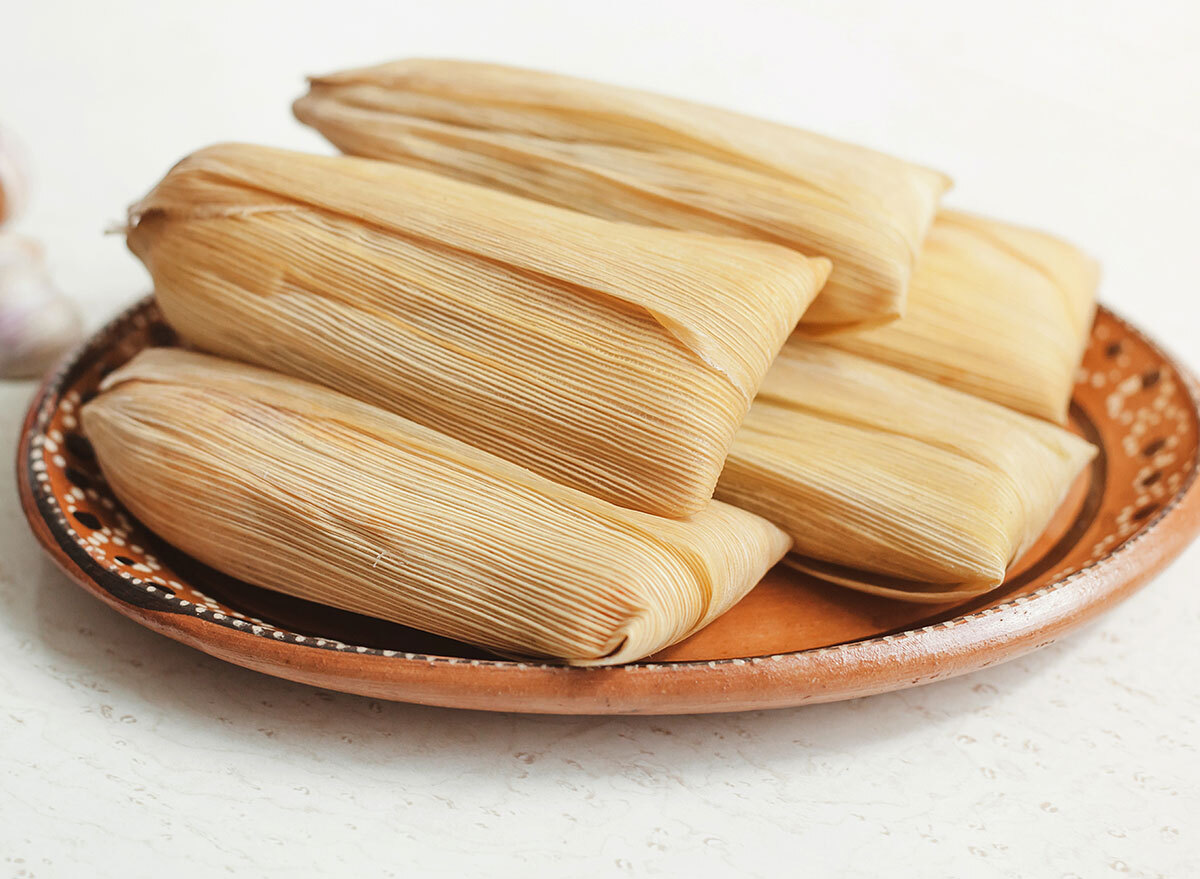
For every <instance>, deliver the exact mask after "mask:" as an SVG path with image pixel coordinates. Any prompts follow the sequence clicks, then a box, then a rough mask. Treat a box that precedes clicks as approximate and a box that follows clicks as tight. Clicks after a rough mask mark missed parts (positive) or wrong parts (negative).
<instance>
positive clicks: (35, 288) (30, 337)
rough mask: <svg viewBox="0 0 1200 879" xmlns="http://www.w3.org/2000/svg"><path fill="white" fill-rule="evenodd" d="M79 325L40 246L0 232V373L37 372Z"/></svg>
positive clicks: (64, 346)
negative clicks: (49, 272) (50, 270)
mask: <svg viewBox="0 0 1200 879" xmlns="http://www.w3.org/2000/svg"><path fill="white" fill-rule="evenodd" d="M80 331H81V322H80V319H79V312H78V310H77V309H76V307H75V305H74V303H72V302H71V300H69V299H67V298H66V297H65V296H63V294H62V293H61V292H59V290H58V289H57V288H56V287H55V286H54V284H53V283H52V282H51V280H50V276H49V275H48V274H47V272H46V268H45V263H44V260H43V258H42V249H41V247H40V246H39V245H38V244H37V243H36V242H34V241H32V240H31V239H28V238H24V237H20V236H17V235H3V234H0V379H19V378H36V377H38V376H40V375H42V374H43V373H44V372H45V371H46V370H48V369H49V368H50V367H51V366H52V365H53V364H54V363H55V361H57V360H58V358H59V357H61V356H62V354H63V352H64V351H66V350H67V349H68V348H70V347H71V346H72V345H74V344H75V343H76V342H77V341H78V340H79V337H80Z"/></svg>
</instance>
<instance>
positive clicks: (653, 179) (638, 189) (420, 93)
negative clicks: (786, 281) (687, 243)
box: [294, 59, 950, 332]
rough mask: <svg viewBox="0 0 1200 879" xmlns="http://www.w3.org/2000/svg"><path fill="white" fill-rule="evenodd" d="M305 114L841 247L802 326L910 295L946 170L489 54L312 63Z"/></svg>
mask: <svg viewBox="0 0 1200 879" xmlns="http://www.w3.org/2000/svg"><path fill="white" fill-rule="evenodd" d="M310 83H311V85H310V91H309V94H308V95H306V96H305V97H302V98H301V99H300V100H298V101H297V102H296V104H295V107H294V109H295V113H296V116H297V118H299V119H300V120H301V121H302V122H305V123H306V124H309V125H311V126H313V127H314V128H316V129H317V130H318V131H320V132H321V133H322V134H324V135H325V136H326V137H327V138H328V139H329V140H330V141H331V142H332V143H333V144H334V145H335V146H337V147H338V148H339V149H341V150H343V151H344V152H347V153H350V154H354V155H362V156H368V157H371V158H377V159H385V160H388V161H393V162H400V163H404V164H408V165H412V166H414V167H420V168H424V169H426V170H431V171H437V172H439V173H442V174H446V175H449V176H452V177H456V178H458V179H461V180H466V181H469V182H472V183H478V184H482V185H486V186H490V187H495V188H499V189H502V190H505V191H508V192H512V193H516V194H519V195H524V196H527V197H530V198H536V199H539V200H541V201H545V202H548V203H550V204H556V205H560V206H563V207H569V208H572V209H575V210H580V211H587V212H589V213H591V214H594V215H596V216H600V217H605V218H607V219H612V220H622V221H629V222H634V223H645V224H650V225H660V226H666V227H669V228H676V229H690V230H697V231H703V232H708V233H714V234H725V235H734V236H739V237H748V238H758V239H761V240H765V241H770V242H773V243H777V244H783V245H785V246H788V247H792V248H795V249H797V250H799V251H800V252H802V253H805V254H808V255H812V256H825V257H829V258H830V259H831V260H832V261H833V273H832V275H831V276H830V280H829V283H828V284H827V285H826V286H825V288H824V291H823V292H822V294H821V295H820V296H819V297H818V298H817V301H816V302H815V303H814V304H813V306H812V308H810V309H809V310H808V311H807V312H806V313H805V315H804V318H803V321H802V328H803V329H805V330H806V331H809V332H833V331H840V330H846V329H855V328H861V327H864V326H872V325H876V324H880V323H885V322H887V321H889V320H893V319H895V318H896V317H898V316H899V315H900V314H901V313H902V311H903V308H904V298H905V292H906V289H907V286H908V282H909V278H910V275H911V272H912V265H913V260H914V258H915V254H916V253H917V251H918V250H919V249H920V246H921V242H922V241H923V239H924V237H925V234H926V232H927V231H928V227H929V224H930V222H931V221H932V218H933V214H934V211H935V209H936V206H937V202H938V200H939V199H940V197H941V195H942V193H943V192H944V191H945V190H946V189H947V188H948V187H949V185H950V184H949V180H948V178H946V177H945V176H944V175H942V174H939V173H937V172H934V171H930V170H928V169H925V168H921V167H919V166H916V165H912V164H909V163H907V162H904V161H902V160H899V159H896V158H893V157H891V156H887V155H883V154H880V153H877V152H874V151H872V150H868V149H865V148H863V147H858V146H854V145H851V144H846V143H841V142H838V141H835V140H833V139H830V138H826V137H822V136H820V135H816V134H813V133H811V132H807V131H802V130H799V129H795V128H791V127H789V126H786V125H780V124H777V123H773V122H768V121H765V120H761V119H755V118H753V117H748V116H743V115H741V114H737V113H733V112H730V111H726V110H721V109H717V108H714V107H707V106H703V105H699V104H693V103H690V102H687V101H682V100H677V99H674V98H668V97H664V96H661V95H654V94H649V93H646V92H641V91H636V90H633V89H626V88H619V87H616V86H609V85H604V84H601V83H595V82H589V81H587V80H580V79H575V78H572V77H566V76H558V75H554V74H548V73H540V72H536V71H529V70H520V69H517V68H510V67H503V66H500V65H493V64H479V63H471V62H462V61H436V60H422V59H409V60H405V61H398V62H394V63H391V64H385V65H381V66H378V67H372V68H366V69H362V70H352V71H346V72H343V73H336V74H331V75H327V76H319V77H313V78H312V79H311V80H310Z"/></svg>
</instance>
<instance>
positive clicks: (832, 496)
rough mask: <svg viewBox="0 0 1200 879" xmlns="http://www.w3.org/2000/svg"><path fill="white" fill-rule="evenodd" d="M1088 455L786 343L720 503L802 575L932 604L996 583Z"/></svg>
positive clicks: (923, 385) (959, 396)
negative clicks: (751, 518) (762, 530)
mask: <svg viewBox="0 0 1200 879" xmlns="http://www.w3.org/2000/svg"><path fill="white" fill-rule="evenodd" d="M1095 451H1096V450H1095V448H1093V447H1092V446H1091V445H1090V444H1089V443H1087V442H1085V441H1084V440H1082V439H1080V438H1078V437H1076V436H1075V435H1074V434H1071V433H1068V432H1067V431H1065V430H1063V429H1062V428H1060V427H1056V426H1055V425H1052V424H1048V423H1046V422H1044V421H1040V420H1038V419H1035V418H1030V417H1029V416H1026V415H1022V414H1020V413H1017V412H1013V411H1012V410H1010V409H1006V408H1004V407H1003V406H998V405H996V404H994V403H990V402H987V401H986V400H980V399H978V398H976V397H972V396H970V395H968V394H964V393H961V392H959V391H955V390H952V389H950V388H946V387H943V386H942V385H939V384H937V383H935V382H931V381H928V380H926V379H923V378H920V377H918V376H914V375H911V374H909V373H906V372H903V371H901V370H898V369H894V368H892V367H889V366H885V365H883V364H880V363H875V362H873V361H871V360H867V359H865V358H861V357H857V356H855V355H853V354H848V353H846V352H843V351H839V350H837V349H835V348H832V347H829V346H827V345H824V344H821V343H816V342H812V341H807V340H801V339H793V340H792V341H790V342H789V343H788V344H787V346H785V348H784V350H783V352H782V353H781V354H780V356H779V358H778V359H777V360H776V362H775V365H774V366H773V367H772V368H771V372H770V373H769V374H768V375H767V378H766V380H765V381H764V382H763V387H762V390H761V392H760V393H759V397H758V399H757V400H756V401H755V403H754V406H753V407H752V409H751V410H750V413H749V415H747V417H746V421H745V423H744V424H743V425H742V429H741V431H740V432H739V433H738V435H737V437H736V438H735V441H734V444H733V448H732V449H731V450H730V453H729V459H728V461H727V463H726V466H725V472H724V473H723V474H722V476H721V481H720V483H719V485H718V486H717V497H718V498H720V499H721V500H724V501H726V502H728V503H731V504H736V505H738V506H740V507H742V508H744V509H747V510H750V511H752V512H755V513H758V514H759V515H761V516H763V517H765V518H767V519H770V520H771V521H772V522H774V523H776V524H777V525H779V526H780V527H781V528H783V529H784V530H785V531H787V532H788V534H789V535H790V536H791V537H792V539H793V551H794V553H795V554H796V555H795V556H794V557H791V558H790V561H791V562H792V563H794V564H795V565H796V566H797V567H800V568H802V569H803V570H806V571H808V572H810V573H813V574H816V575H817V576H821V577H823V578H825V579H829V580H833V581H835V582H838V583H842V584H844V585H847V586H852V587H854V588H858V589H862V590H864V591H868V592H875V593H877V594H881V595H888V596H892V597H899V598H905V599H909V600H914V601H945V600H949V599H955V598H962V597H967V596H970V595H975V594H978V593H981V592H985V591H987V590H989V589H992V588H993V587H995V586H998V585H999V584H1000V583H1002V582H1003V580H1004V576H1005V570H1006V569H1007V568H1008V566H1009V565H1010V564H1011V563H1012V562H1013V561H1014V560H1015V559H1016V558H1017V557H1018V556H1020V554H1021V553H1022V552H1024V551H1025V550H1026V549H1027V548H1029V547H1030V546H1031V545H1032V544H1033V542H1034V541H1035V540H1036V539H1037V537H1038V536H1039V535H1040V534H1041V532H1042V531H1043V530H1044V529H1045V528H1046V526H1047V524H1048V523H1049V521H1050V519H1051V517H1052V516H1053V514H1054V512H1055V511H1056V510H1057V508H1058V507H1059V505H1060V504H1061V503H1062V501H1063V499H1064V497H1065V496H1066V494H1067V492H1068V490H1069V488H1070V486H1071V484H1072V483H1073V481H1074V480H1075V478H1076V476H1078V474H1079V473H1080V471H1081V470H1082V468H1083V467H1084V466H1085V465H1086V464H1087V463H1088V461H1090V460H1091V459H1092V457H1093V455H1094V454H1095Z"/></svg>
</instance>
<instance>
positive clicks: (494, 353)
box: [128, 145, 828, 516]
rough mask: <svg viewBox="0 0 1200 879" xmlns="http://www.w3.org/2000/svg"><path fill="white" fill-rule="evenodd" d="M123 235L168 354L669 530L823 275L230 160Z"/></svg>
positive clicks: (252, 151) (187, 170)
mask: <svg viewBox="0 0 1200 879" xmlns="http://www.w3.org/2000/svg"><path fill="white" fill-rule="evenodd" d="M128 239H129V246H130V247H131V248H132V249H133V250H134V252H135V253H137V255H138V256H139V257H140V258H141V259H142V261H143V262H144V263H145V264H146V266H147V268H148V269H149V270H150V273H151V275H152V276H153V278H154V282H155V289H156V293H157V296H158V300H159V303H160V305H161V307H162V310H163V313H164V314H165V316H166V317H167V319H168V321H169V322H170V323H171V324H172V325H173V326H174V327H175V328H176V329H177V330H178V331H179V333H180V335H181V336H182V338H183V339H185V340H186V341H187V342H188V343H190V344H192V345H194V346H196V347H198V348H201V349H204V350H206V351H209V352H212V353H216V354H221V355H225V356H228V357H232V358H237V359H241V360H246V361H249V362H252V363H255V364H257V365H260V366H264V367H268V368H272V369H276V370H279V371H281V372H284V373H287V374H291V375H294V376H298V377H302V378H307V379H310V380H313V381H318V382H321V383H324V384H326V385H328V386H330V387H332V388H335V389H337V390H340V391H343V392H345V393H348V394H350V395H351V396H355V397H358V398H360V399H362V400H365V401H367V402H371V403H374V404H376V405H379V406H382V407H383V408H385V409H388V410H390V411H394V412H398V413H400V414H403V415H404V416H405V417H409V418H412V419H413V420H416V421H419V422H422V423H424V424H427V425H429V426H432V427H434V428H437V429H439V430H442V431H444V432H446V433H450V434H452V435H454V436H455V437H457V438H459V439H462V440H464V441H466V442H469V443H471V444H473V445H477V446H479V447H480V448H483V449H485V450H488V451H491V452H493V453H495V454H498V455H501V456H502V457H505V458H507V459H509V460H511V461H514V462H516V463H519V464H521V465H522V466H526V467H529V468H530V469H533V470H535V471H537V472H539V473H541V474H542V475H544V476H547V477H549V478H553V479H556V480H558V481H561V482H563V483H565V484H568V485H571V486H573V487H576V488H580V489H583V490H587V491H591V492H593V493H595V494H597V495H598V496H600V497H603V498H605V499H607V500H611V501H613V502H614V503H619V504H622V505H626V506H630V507H633V508H636V509H641V510H643V511H646V512H652V513H655V514H660V515H671V516H682V515H687V514H689V513H692V512H695V511H697V510H698V509H700V508H701V507H702V506H703V505H704V503H705V502H706V501H707V500H708V498H709V497H710V496H711V493H712V489H713V486H714V485H715V483H716V479H717V477H718V475H719V473H720V469H721V466H722V463H723V461H724V456H725V453H726V451H727V449H728V444H729V442H730V440H731V438H732V435H733V433H734V431H735V430H736V428H737V426H738V424H739V423H740V422H741V419H742V417H743V416H744V414H745V410H746V408H747V407H748V405H749V402H750V400H751V398H752V397H753V395H754V393H755V392H756V391H757V388H758V385H759V383H760V381H761V380H762V376H763V375H764V374H765V372H766V370H767V368H768V366H769V364H770V362H771V360H772V359H773V358H774V356H775V353H776V352H777V351H778V349H779V347H780V346H781V345H782V343H783V341H784V340H785V339H786V338H787V336H788V334H789V333H790V332H791V330H792V328H793V327H794V326H795V323H796V321H797V320H798V318H799V316H800V314H801V312H802V311H803V310H804V308H805V307H806V306H807V304H808V303H809V302H810V301H811V299H812V297H813V296H814V295H815V293H816V291H817V290H818V289H819V287H820V285H821V283H822V282H823V280H824V278H825V276H826V274H827V272H828V263H827V262H825V261H823V260H808V259H805V258H804V257H802V256H800V255H799V254H796V253H794V252H792V251H789V250H786V249H784V248H781V247H775V246H771V245H768V244H763V243H760V242H752V241H737V240H732V239H724V238H714V237H710V236H706V235H701V234H696V233H680V232H674V231H670V230H664V229H651V228H646V227H640V226H634V225H629V224H618V223H611V222H607V221H604V220H599V219H595V218H593V217H588V216H585V215H583V214H578V213H575V212H571V211H564V210H561V209H558V208H554V207H550V206H547V205H543V204H539V203H536V202H533V201H530V200H527V199H521V198H517V197H514V196H510V195H507V194H504V193H500V192H496V191H492V190H486V189H482V188H480V187H476V186H471V185H468V184H464V183H460V182H458V181H454V180H450V179H448V178H445V177H440V176H437V175H433V174H428V173H425V172H422V171H416V170H412V169H409V168H403V167H400V166H397V165H392V164H386V163H381V162H371V161H367V160H362V159H352V158H342V157H321V156H309V155H304V154H299V153H290V152H286V151H282V150H273V149H267V148H263V147H252V146H241V145H224V146H219V147H212V148H209V149H206V150H202V151H201V152H199V153H196V154H194V155H193V156H191V157H189V158H188V159H185V160H184V161H183V162H181V163H180V164H179V165H178V166H176V167H175V168H174V169H173V170H172V171H171V172H170V173H169V174H168V175H167V177H166V178H164V180H163V181H162V182H161V183H160V184H159V185H158V186H157V187H156V188H155V189H154V190H153V191H152V192H151V193H150V194H149V195H148V196H147V197H146V198H145V199H143V200H142V202H140V203H139V204H137V205H135V206H134V207H133V208H132V209H131V221H130V228H129V232H128ZM632 352H636V354H635V353H632Z"/></svg>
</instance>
